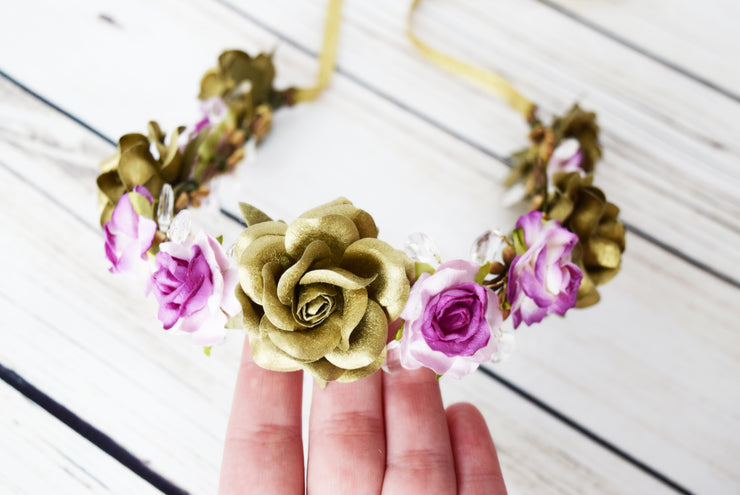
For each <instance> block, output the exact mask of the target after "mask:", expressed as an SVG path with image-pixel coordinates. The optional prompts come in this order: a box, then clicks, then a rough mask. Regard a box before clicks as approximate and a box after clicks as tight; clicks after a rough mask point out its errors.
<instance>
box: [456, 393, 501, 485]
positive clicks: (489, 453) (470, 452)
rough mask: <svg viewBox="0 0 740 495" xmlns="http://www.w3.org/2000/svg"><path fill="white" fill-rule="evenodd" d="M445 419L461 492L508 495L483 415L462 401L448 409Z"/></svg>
mask: <svg viewBox="0 0 740 495" xmlns="http://www.w3.org/2000/svg"><path fill="white" fill-rule="evenodd" d="M446 416H447V425H448V428H449V431H450V441H451V442H452V454H453V457H454V461H455V473H456V475H457V489H458V493H459V494H461V495H475V494H484V493H486V494H487V493H495V494H505V493H506V486H505V484H504V478H503V475H502V473H501V465H500V464H499V461H498V455H497V454H496V447H495V446H494V443H493V438H492V437H491V433H490V431H489V429H488V425H487V424H486V420H485V418H484V417H483V414H481V412H480V411H479V410H478V408H477V407H475V406H474V405H472V404H470V403H468V402H461V403H457V404H453V405H451V406H449V407H448V408H447V410H446Z"/></svg>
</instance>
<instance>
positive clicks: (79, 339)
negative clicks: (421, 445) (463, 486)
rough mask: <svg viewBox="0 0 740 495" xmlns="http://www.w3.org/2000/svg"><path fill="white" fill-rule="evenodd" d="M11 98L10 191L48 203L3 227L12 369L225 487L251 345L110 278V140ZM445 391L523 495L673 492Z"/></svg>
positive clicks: (498, 403)
mask: <svg viewBox="0 0 740 495" xmlns="http://www.w3.org/2000/svg"><path fill="white" fill-rule="evenodd" d="M0 99H1V100H2V101H3V102H4V103H5V104H4V105H3V108H4V109H8V108H12V109H13V110H12V111H11V112H12V115H13V116H14V118H13V119H2V122H6V123H7V122H13V124H12V126H10V127H11V128H8V127H6V126H3V127H2V132H1V133H0V136H2V139H0V150H1V151H2V153H1V154H2V156H3V157H4V158H3V160H0V164H1V166H0V179H1V180H0V184H2V186H0V187H2V191H1V192H2V195H0V197H2V198H3V201H4V207H5V208H7V209H9V210H12V211H20V210H22V209H24V208H27V205H29V204H33V205H35V206H34V207H33V208H28V213H27V214H26V215H24V216H23V217H22V218H21V217H16V216H4V217H2V225H0V227H1V228H2V229H3V231H4V232H7V233H8V234H9V235H10V236H11V237H12V238H14V239H16V242H15V243H14V244H12V245H5V246H4V247H3V257H2V258H3V259H4V260H12V263H5V262H4V264H3V265H2V266H0V270H2V272H3V273H5V274H6V280H7V282H8V284H7V285H4V286H3V289H2V294H3V298H2V303H1V304H2V308H1V310H2V311H3V314H5V315H6V317H7V318H8V321H10V322H12V324H11V325H10V328H9V330H8V331H7V332H5V334H6V340H7V342H8V344H7V345H6V346H4V347H3V349H2V350H0V362H3V363H5V364H6V365H8V366H13V367H14V368H16V369H17V370H18V371H19V372H20V373H21V374H23V375H25V376H26V377H27V378H28V379H30V380H32V381H33V382H34V383H37V384H39V385H42V386H43V387H44V389H45V390H47V391H48V392H49V393H52V394H53V395H54V397H55V398H57V399H58V400H60V401H61V402H63V403H64V404H66V405H67V406H68V407H70V408H72V409H73V410H74V411H76V412H77V413H78V414H80V415H81V416H82V417H84V418H86V419H87V420H89V421H91V422H93V423H94V424H95V425H96V426H97V427H99V428H101V429H102V430H103V431H105V432H106V433H108V434H109V435H111V436H113V437H114V438H115V439H116V440H117V441H119V442H120V443H122V444H123V445H124V446H125V447H127V448H128V449H130V450H131V451H132V452H133V453H134V454H135V455H137V456H139V457H140V458H143V459H147V460H149V461H150V465H151V466H152V467H153V468H154V469H155V470H157V471H158V472H161V473H162V474H164V475H166V476H167V477H169V478H170V479H172V480H174V481H176V482H177V483H178V484H180V485H182V486H184V487H185V488H187V489H188V490H191V491H193V492H195V493H211V492H213V489H214V487H215V483H216V479H217V473H218V466H219V463H220V449H221V443H222V441H223V431H224V429H225V424H226V416H227V414H228V404H229V401H230V397H231V388H232V387H233V384H234V375H235V371H236V364H237V360H238V349H239V347H240V343H241V342H240V341H241V338H240V337H239V336H238V335H237V334H235V335H232V336H231V338H230V339H229V340H228V341H227V343H226V344H225V345H222V346H219V347H218V348H216V349H214V351H213V356H212V357H211V358H206V357H205V356H204V355H203V354H202V352H201V351H200V350H199V349H197V348H195V347H193V346H191V345H190V344H189V343H188V342H187V338H185V339H183V338H173V337H170V336H167V335H165V333H164V332H162V331H161V330H156V329H157V327H158V324H157V322H156V320H155V319H154V316H153V315H154V308H153V307H152V304H151V303H152V301H151V300H150V301H145V300H144V299H143V298H142V296H141V293H140V289H139V288H136V287H132V286H131V285H127V284H125V283H124V282H123V281H122V280H120V279H119V278H116V277H113V276H112V275H109V274H107V273H106V271H105V262H104V261H103V257H102V255H101V254H100V252H101V251H100V243H101V242H102V236H101V235H100V233H99V232H98V230H97V227H96V215H95V211H94V208H92V207H91V206H92V205H91V202H92V197H93V195H94V183H93V178H94V165H93V163H94V162H93V161H92V160H91V154H95V153H97V152H103V153H105V152H106V150H107V148H108V147H107V145H105V144H104V143H101V141H100V140H99V139H98V138H96V137H94V136H92V135H91V134H90V133H89V132H87V131H84V130H83V129H81V128H79V126H77V125H76V124H74V123H73V122H71V121H69V120H67V119H64V118H62V117H60V116H59V114H57V113H55V112H54V111H51V110H50V109H48V108H46V107H44V106H43V105H41V104H39V102H37V101H34V100H31V99H30V98H28V97H27V96H24V95H23V93H22V92H20V91H19V90H17V88H15V87H13V86H11V85H9V84H8V83H3V84H2V98H0ZM39 136H43V139H40V138H39ZM210 221H211V223H212V226H213V228H214V229H216V230H219V231H222V232H225V233H226V234H227V239H228V238H229V236H232V237H231V238H233V234H234V233H235V232H236V231H238V230H239V228H238V226H236V225H235V224H233V223H231V222H229V223H228V224H227V223H222V222H223V219H222V217H218V216H215V217H211V220H210ZM27 225H35V226H37V228H34V229H28V228H27ZM227 242H228V241H227ZM49 253H54V255H53V256H50V255H49ZM31 265H33V266H34V267H35V269H34V270H32V271H30V272H28V271H26V270H24V269H23V268H22V267H26V266H31ZM71 273H73V274H74V277H73V278H70V276H69V274H71ZM6 287H13V288H14V290H13V291H12V292H10V293H9V292H8V290H7V289H6ZM113 302H115V304H113ZM10 349H12V352H10ZM443 387H444V393H445V398H446V401H447V403H450V402H451V401H453V400H461V399H465V400H468V401H470V402H472V403H474V404H475V405H477V406H478V407H479V408H481V410H482V411H483V412H484V414H485V416H486V418H487V421H488V422H489V425H490V427H491V429H492V430H493V431H494V432H495V438H496V441H497V442H498V445H499V448H500V450H501V459H502V462H503V464H504V470H505V472H506V476H507V483H508V484H509V486H510V488H511V491H512V493H517V492H519V493H528V492H531V491H536V492H537V493H562V492H568V493H579V492H581V493H587V492H589V491H593V490H598V491H600V492H603V493H630V492H633V491H640V490H647V489H649V490H650V491H651V492H656V493H660V492H661V491H663V490H665V487H663V485H661V484H659V483H657V482H655V481H654V480H653V479H652V478H650V477H648V476H647V475H645V474H643V473H642V472H640V471H638V470H636V469H635V468H633V467H632V466H630V465H628V464H626V463H624V462H623V461H621V460H619V459H616V458H615V457H614V456H613V455H611V454H610V453H608V452H606V451H604V450H603V449H601V448H600V447H598V446H597V445H595V444H593V443H592V442H591V441H589V440H587V439H585V438H584V437H582V436H581V435H580V434H578V433H576V432H574V431H573V430H571V429H570V428H568V427H566V426H564V425H563V424H562V423H560V422H558V421H557V420H555V419H553V418H552V417H551V416H549V415H547V414H545V413H543V412H542V411H540V410H539V409H537V408H534V407H532V406H531V405H530V404H529V403H527V402H525V401H523V400H522V399H521V398H519V397H518V396H516V395H513V394H512V393H510V392H508V391H507V390H506V389H504V388H502V387H501V386H499V385H497V384H496V383H495V382H493V381H491V380H489V379H487V378H486V377H485V376H483V375H481V374H476V375H473V376H472V377H469V379H468V380H465V381H461V382H456V381H452V380H450V381H444V382H443ZM525 461H526V462H525ZM573 473H578V476H574V474H573Z"/></svg>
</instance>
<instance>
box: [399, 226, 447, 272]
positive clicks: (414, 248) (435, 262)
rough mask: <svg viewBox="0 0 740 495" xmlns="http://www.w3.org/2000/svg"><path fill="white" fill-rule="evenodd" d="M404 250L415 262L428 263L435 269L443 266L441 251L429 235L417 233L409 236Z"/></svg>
mask: <svg viewBox="0 0 740 495" xmlns="http://www.w3.org/2000/svg"><path fill="white" fill-rule="evenodd" d="M403 250H404V252H405V253H406V254H408V255H409V258H411V259H412V260H414V261H418V262H419V263H428V264H430V265H432V266H434V267H437V266H439V265H441V264H442V259H441V258H440V256H439V250H438V249H437V246H436V245H435V244H434V241H432V239H430V238H429V236H428V235H426V234H423V233H421V232H415V233H413V234H411V235H410V236H409V238H408V239H407V240H406V242H405V243H404V245H403Z"/></svg>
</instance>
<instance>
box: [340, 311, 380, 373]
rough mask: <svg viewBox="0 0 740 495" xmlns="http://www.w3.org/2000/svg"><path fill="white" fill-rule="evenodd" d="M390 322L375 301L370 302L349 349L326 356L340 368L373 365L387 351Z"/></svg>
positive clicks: (351, 339) (353, 335)
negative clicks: (386, 344) (384, 350)
mask: <svg viewBox="0 0 740 495" xmlns="http://www.w3.org/2000/svg"><path fill="white" fill-rule="evenodd" d="M387 340H388V320H387V319H386V316H385V311H383V308H381V307H380V305H379V304H378V303H376V302H375V301H373V300H370V301H368V305H367V311H366V312H365V315H364V317H363V318H362V320H361V321H360V324H359V325H357V328H355V329H354V331H353V332H352V335H351V336H350V339H349V349H348V350H346V351H343V350H341V349H339V348H337V349H334V350H333V351H332V352H329V353H328V354H326V359H327V360H328V361H329V362H330V363H332V364H334V365H336V366H339V367H340V368H344V369H358V368H364V367H365V366H368V365H370V364H372V363H373V362H374V361H375V360H376V359H377V358H378V355H380V353H381V352H382V351H383V349H385V343H386V341H387Z"/></svg>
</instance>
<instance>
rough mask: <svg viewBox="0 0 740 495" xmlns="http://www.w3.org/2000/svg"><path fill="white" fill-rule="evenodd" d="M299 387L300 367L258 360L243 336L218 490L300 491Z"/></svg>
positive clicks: (231, 491) (289, 492)
mask: <svg viewBox="0 0 740 495" xmlns="http://www.w3.org/2000/svg"><path fill="white" fill-rule="evenodd" d="M302 387H303V372H302V371H294V372H290V373H286V372H276V371H269V370H265V369H263V368H260V367H259V366H257V365H256V364H255V363H254V361H253V360H252V352H251V350H250V348H249V340H248V339H245V341H244V349H243V351H242V360H241V365H240V367H239V374H238V376H237V381H236V390H235V391H234V401H233V404H232V406H231V415H230V416H229V425H228V427H227V429H226V441H225V443H224V456H223V462H222V466H221V481H220V484H219V493H222V494H226V493H239V494H241V493H281V494H282V493H285V494H292V493H296V494H298V493H300V494H302V493H303V442H302V439H301V400H302V392H303V388H302Z"/></svg>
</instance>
